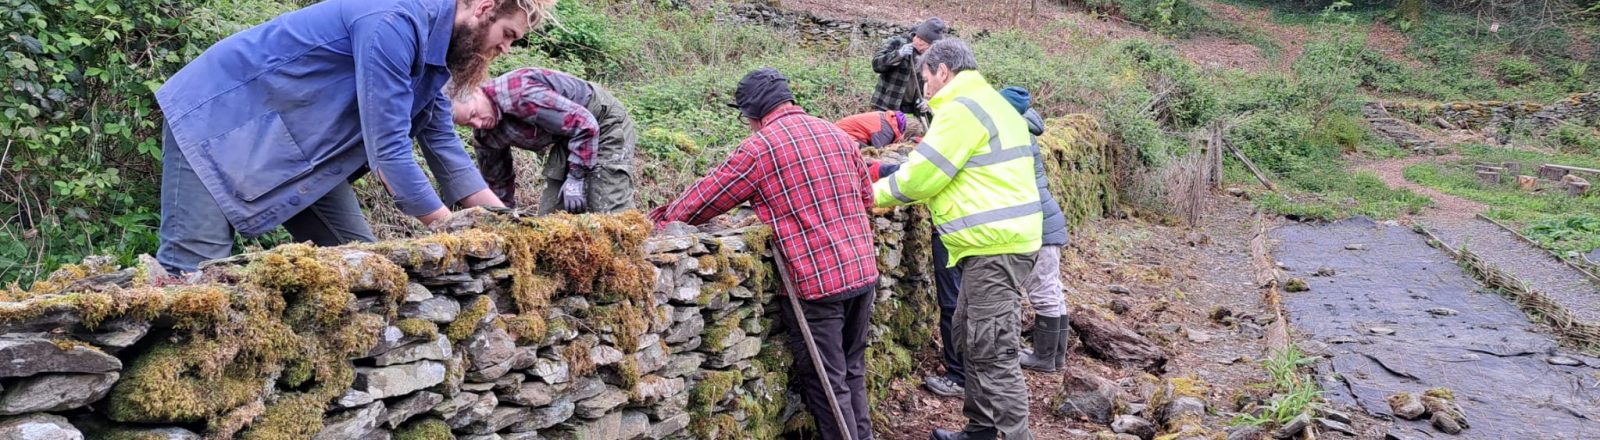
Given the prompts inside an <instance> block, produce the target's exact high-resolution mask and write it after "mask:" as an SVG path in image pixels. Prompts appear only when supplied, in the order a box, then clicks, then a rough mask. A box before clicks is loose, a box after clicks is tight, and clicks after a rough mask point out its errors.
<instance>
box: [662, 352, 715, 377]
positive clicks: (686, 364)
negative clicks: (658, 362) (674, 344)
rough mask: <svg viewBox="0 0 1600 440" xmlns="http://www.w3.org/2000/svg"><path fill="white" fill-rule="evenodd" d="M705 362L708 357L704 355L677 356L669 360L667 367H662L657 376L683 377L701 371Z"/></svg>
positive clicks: (687, 354)
mask: <svg viewBox="0 0 1600 440" xmlns="http://www.w3.org/2000/svg"><path fill="white" fill-rule="evenodd" d="M705 362H706V355H704V354H700V353H684V354H675V355H672V356H671V357H670V358H668V360H667V365H666V366H664V367H662V368H661V369H660V370H656V374H658V375H660V376H661V377H667V378H674V377H683V376H687V375H690V374H693V373H694V372H696V371H699V370H700V366H701V365H702V364H705Z"/></svg>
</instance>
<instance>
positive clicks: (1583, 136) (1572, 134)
mask: <svg viewBox="0 0 1600 440" xmlns="http://www.w3.org/2000/svg"><path fill="white" fill-rule="evenodd" d="M1551 138H1552V139H1553V140H1554V141H1555V143H1556V144H1557V146H1558V147H1559V148H1560V149H1561V151H1562V152H1564V153H1570V154H1587V155H1593V156H1600V133H1596V132H1595V129H1593V128H1590V127H1585V126H1582V125H1578V124H1574V123H1570V122H1567V123H1562V124H1561V125H1560V126H1557V127H1556V130H1555V132H1554V133H1552V134H1551Z"/></svg>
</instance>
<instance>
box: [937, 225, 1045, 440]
mask: <svg viewBox="0 0 1600 440" xmlns="http://www.w3.org/2000/svg"><path fill="white" fill-rule="evenodd" d="M1035 255H1036V254H1035V253H1027V254H1004V255H986V256H975V257H967V258H964V259H962V260H961V298H960V299H959V300H958V301H957V305H956V322H955V328H954V329H952V331H951V333H953V335H952V336H953V337H954V340H955V341H956V350H957V351H959V352H960V353H961V360H962V362H963V363H964V364H965V366H966V368H967V370H966V373H967V383H966V388H967V395H966V398H965V399H964V400H963V401H962V406H961V413H962V414H963V415H965V416H967V426H966V429H965V431H967V432H974V431H983V430H988V429H998V430H999V431H1000V433H1002V434H1004V435H1005V438H1006V440H1031V439H1032V438H1033V434H1032V432H1031V431H1029V430H1028V383H1027V381H1026V380H1025V379H1024V378H1023V376H1022V363H1021V361H1020V359H1019V357H1020V353H1021V350H1022V347H1021V345H1022V338H1021V327H1022V323H1021V316H1020V313H1021V305H1022V297H1023V295H1024V290H1023V287H1022V286H1023V284H1024V283H1025V282H1026V280H1027V278H1028V276H1029V274H1031V273H1032V272H1033V262H1034V261H1033V260H1034V258H1035Z"/></svg>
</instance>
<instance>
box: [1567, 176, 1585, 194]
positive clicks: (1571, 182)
mask: <svg viewBox="0 0 1600 440" xmlns="http://www.w3.org/2000/svg"><path fill="white" fill-rule="evenodd" d="M1561 186H1563V187H1565V188H1566V189H1567V195H1569V196H1572V197H1582V196H1583V195H1584V194H1586V193H1588V192H1589V181H1588V180H1586V179H1584V178H1582V177H1578V176H1577V175H1575V174H1568V175H1566V176H1565V177H1562V178H1561Z"/></svg>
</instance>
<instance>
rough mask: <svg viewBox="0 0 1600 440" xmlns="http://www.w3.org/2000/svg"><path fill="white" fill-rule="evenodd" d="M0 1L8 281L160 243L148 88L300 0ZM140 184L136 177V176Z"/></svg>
mask: <svg viewBox="0 0 1600 440" xmlns="http://www.w3.org/2000/svg"><path fill="white" fill-rule="evenodd" d="M214 5H215V3H214V1H213V0H155V1H147V2H126V1H118V0H71V1H63V0H0V11H3V12H0V29H5V30H4V31H0V33H3V34H4V35H0V54H4V55H3V63H4V65H5V71H6V72H7V73H6V75H5V77H6V78H5V81H6V87H5V89H4V90H3V91H0V114H4V117H3V118H0V137H4V138H5V139H7V142H6V146H5V147H3V148H4V150H5V153H4V154H0V157H3V158H4V159H0V160H4V161H5V162H4V163H3V164H0V169H4V170H6V171H7V173H6V174H8V175H7V176H6V177H7V178H8V179H7V180H9V181H12V182H15V183H16V185H17V186H16V187H15V188H14V191H13V188H8V189H7V190H6V191H5V192H4V193H0V200H3V202H0V217H3V218H7V219H15V220H12V221H9V222H8V223H5V224H3V225H0V233H3V234H5V235H9V236H11V237H13V239H12V240H0V241H7V242H8V244H5V245H0V282H6V281H22V282H23V283H26V282H27V281H28V278H31V275H30V274H31V273H48V272H49V270H50V269H52V268H54V267H56V266H57V265H59V264H61V263H62V262H66V261H73V260H77V259H78V258H81V257H82V256H84V255H89V254H102V253H109V254H113V255H115V256H118V257H120V260H121V263H124V264H129V263H132V260H133V256H135V255H137V254H140V253H149V252H152V251H154V249H155V246H156V235H155V234H156V223H157V221H158V218H157V214H158V208H157V207H158V206H159V203H158V199H159V194H158V190H159V188H158V187H157V186H156V185H153V184H148V183H147V182H150V181H152V176H156V175H158V174H159V172H160V166H159V163H158V162H159V158H160V157H161V136H160V133H161V132H160V129H161V121H162V118H161V113H160V111H159V109H158V108H157V106H156V104H155V97H154V94H153V93H152V92H153V91H154V90H155V89H156V88H157V87H159V86H160V85H161V82H162V81H163V80H164V79H165V78H166V77H167V76H168V75H170V74H172V73H173V72H175V71H176V70H177V69H178V68H180V67H182V66H183V64H184V63H185V62H187V61H188V60H189V59H191V58H193V57H195V56H197V55H199V54H200V52H201V51H203V50H204V49H205V48H206V47H208V46H209V45H210V44H211V43H212V42H214V41H216V40H217V39H219V38H221V37H222V36H225V35H228V34H230V33H232V32H236V31H238V30H241V29H243V28H245V27H246V26H248V25H249V24H251V23H257V22H260V21H262V20H265V19H267V18H269V17H272V16H274V15H277V14H278V13H281V12H283V11H287V10H290V9H292V8H293V6H292V5H290V4H288V3H285V2H279V1H275V0H245V1H239V2H233V1H230V2H227V4H226V5H221V7H216V8H213V6H214ZM132 183H138V184H132Z"/></svg>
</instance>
